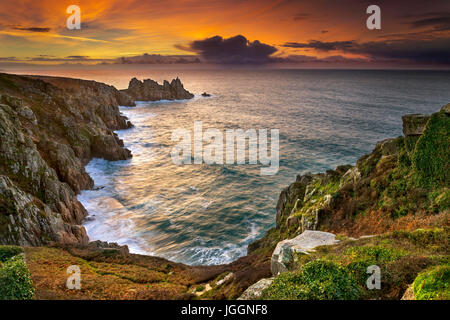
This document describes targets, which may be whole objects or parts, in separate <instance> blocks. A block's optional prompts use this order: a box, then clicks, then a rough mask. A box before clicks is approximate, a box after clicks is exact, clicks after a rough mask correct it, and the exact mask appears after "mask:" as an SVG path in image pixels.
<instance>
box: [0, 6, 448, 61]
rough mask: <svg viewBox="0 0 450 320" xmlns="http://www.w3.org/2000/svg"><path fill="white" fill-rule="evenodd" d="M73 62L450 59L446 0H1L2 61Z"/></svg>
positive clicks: (0, 41)
mask: <svg viewBox="0 0 450 320" xmlns="http://www.w3.org/2000/svg"><path fill="white" fill-rule="evenodd" d="M70 5H78V6H79V7H80V9H81V29H80V30H69V29H67V27H66V20H67V18H68V17H69V16H70V14H68V13H66V9H67V7H68V6H70ZM369 5H378V6H379V7H380V9H381V29H379V30H369V29H368V28H367V27H366V20H367V18H368V17H369V16H370V14H367V13H366V9H367V7H368V6H369ZM67 63H82V64H192V63H205V64H217V65H225V64H258V65H270V64H283V63H289V64H295V65H300V66H313V67H314V66H318V67H323V66H336V65H343V66H355V67H358V66H361V67H364V66H368V65H370V66H376V67H377V66H378V67H383V68H384V67H389V66H392V67H397V66H403V67H430V68H449V67H450V1H449V0H429V1H423V0H408V1H407V0H378V1H364V0H315V1H311V0H309V1H307V0H273V1H266V0H226V1H225V0H221V1H219V0H204V1H200V0H176V1H175V0H79V1H76V0H41V1H35V0H14V1H11V0H0V64H67Z"/></svg>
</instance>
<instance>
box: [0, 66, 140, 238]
mask: <svg viewBox="0 0 450 320" xmlns="http://www.w3.org/2000/svg"><path fill="white" fill-rule="evenodd" d="M0 94H1V95H0V136H1V140H0V243H3V244H20V245H41V244H45V243H48V242H51V241H56V242H63V243H87V241H88V237H87V235H86V232H85V230H84V227H82V226H80V224H81V222H82V220H83V219H84V217H85V216H86V214H87V212H86V210H85V209H84V208H83V206H82V205H81V203H80V202H78V200H77V198H76V194H77V193H78V192H80V190H82V189H89V188H91V187H93V181H92V179H91V178H90V177H89V175H88V174H87V173H86V172H85V170H84V165H85V164H87V162H88V161H89V160H90V159H92V158H93V157H100V158H105V159H107V160H124V159H128V158H130V157H131V153H130V151H129V150H127V149H125V148H124V147H123V142H122V141H121V140H120V139H119V138H118V137H117V135H116V134H115V133H114V132H113V130H117V129H126V128H129V127H130V126H131V123H130V122H129V121H127V119H126V118H125V117H123V116H122V115H121V114H120V112H119V110H118V108H117V106H118V105H119V104H134V103H133V102H132V101H131V100H129V98H128V97H127V96H125V95H123V94H122V93H121V92H120V91H118V90H116V89H115V88H114V87H111V86H107V85H105V84H101V83H97V82H94V81H83V80H75V79H65V78H52V77H25V76H15V75H7V74H0Z"/></svg>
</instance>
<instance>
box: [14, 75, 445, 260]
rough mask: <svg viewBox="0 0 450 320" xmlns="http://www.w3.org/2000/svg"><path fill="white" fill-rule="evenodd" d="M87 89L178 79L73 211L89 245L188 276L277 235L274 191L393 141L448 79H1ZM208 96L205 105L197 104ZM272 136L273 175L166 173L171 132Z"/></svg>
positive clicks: (219, 168) (179, 169)
mask: <svg viewBox="0 0 450 320" xmlns="http://www.w3.org/2000/svg"><path fill="white" fill-rule="evenodd" d="M7 72H11V73H21V74H46V75H53V76H67V77H74V78H82V79H90V80H96V81H101V82H105V83H107V84H110V85H114V86H116V87H117V88H119V89H123V88H126V87H127V86H128V82H129V80H130V79H131V78H132V77H137V78H138V79H147V78H151V79H153V80H156V81H158V82H159V83H162V81H163V80H164V79H167V80H169V81H170V80H171V79H173V78H176V77H179V78H180V79H181V81H182V82H183V84H184V86H185V88H186V89H187V90H189V91H190V92H192V93H194V94H195V97H194V98H193V99H190V100H181V101H159V102H145V101H140V102H138V103H137V106H136V107H125V106H121V107H120V111H121V112H122V114H123V115H125V116H127V117H128V118H129V119H130V121H131V122H132V123H133V124H134V127H133V128H131V129H127V130H120V131H117V134H118V135H119V137H120V138H121V139H123V141H124V144H125V146H126V147H127V148H129V149H130V150H131V152H132V154H133V157H132V158H131V159H129V160H125V161H115V162H110V161H106V160H103V159H93V160H92V161H91V162H90V163H89V164H88V165H87V166H86V171H87V172H88V173H89V174H90V175H91V177H92V178H93V179H94V182H95V188H94V189H93V190H85V191H82V192H81V194H79V195H78V199H79V201H81V203H82V204H83V205H84V206H85V208H86V209H87V210H88V212H89V216H88V218H87V219H86V221H85V223H84V226H85V227H86V230H87V233H88V235H89V238H90V239H91V240H102V241H108V242H117V243H119V244H123V245H128V247H129V249H130V251H131V252H133V253H139V254H147V255H155V256H160V257H164V258H167V259H169V260H172V261H176V262H181V263H185V264H189V265H214V264H223V263H229V262H232V261H234V260H236V259H237V258H239V257H241V256H244V255H245V254H246V250H247V246H248V244H249V243H251V242H253V241H255V240H257V239H259V238H261V237H263V236H264V234H265V232H266V231H267V230H268V229H270V228H272V227H274V226H275V214H276V209H275V207H276V202H277V199H278V196H279V194H280V191H281V190H282V189H283V188H285V187H286V186H288V185H289V184H290V183H292V182H293V181H295V178H296V176H297V175H298V174H304V173H307V172H312V173H315V172H321V171H325V170H327V169H334V168H335V167H336V166H338V165H341V164H354V163H355V162H356V160H357V159H358V158H359V157H361V156H362V155H364V154H366V153H369V152H371V151H372V150H373V148H374V146H375V144H376V142H377V141H380V140H383V139H386V138H391V137H397V136H399V135H401V134H402V120H401V117H402V115H404V114H411V113H432V112H435V111H438V110H439V109H440V108H441V107H442V106H443V105H444V104H447V103H449V102H450V71H439V70H434V71H428V70H323V69H322V70H317V69H286V68H283V69H280V68H267V67H265V68H264V67H246V68H241V67H226V68H225V67H211V68H200V67H198V66H197V67H196V66H189V67H180V66H159V67H151V66H96V67H76V66H71V67H68V68H64V67H58V68H56V67H55V68H42V67H40V68H37V69H30V68H27V69H24V68H22V69H18V70H8V71H7ZM203 92H207V93H209V94H211V96H210V97H203V96H201V93H203ZM194 121H202V125H203V130H207V129H218V130H219V131H220V132H223V133H225V130H227V129H243V130H244V131H245V130H248V129H255V130H259V129H267V130H271V129H278V130H279V170H278V172H277V173H276V174H275V175H261V170H260V169H261V165H260V164H247V163H246V164H224V165H222V164H205V163H203V164H182V165H178V164H174V162H173V161H172V158H171V151H172V150H173V148H174V146H175V145H176V144H177V142H175V141H172V139H171V137H172V133H173V132H174V131H175V130H177V129H183V130H187V131H189V132H193V128H194Z"/></svg>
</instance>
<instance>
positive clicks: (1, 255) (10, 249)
mask: <svg viewBox="0 0 450 320" xmlns="http://www.w3.org/2000/svg"><path fill="white" fill-rule="evenodd" d="M22 252H23V250H22V248H21V247H18V246H0V262H6V261H7V260H8V259H9V258H12V257H14V256H16V255H18V254H20V253H22Z"/></svg>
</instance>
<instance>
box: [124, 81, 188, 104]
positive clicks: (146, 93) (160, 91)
mask: <svg viewBox="0 0 450 320" xmlns="http://www.w3.org/2000/svg"><path fill="white" fill-rule="evenodd" d="M121 91H122V92H123V93H125V94H127V95H128V96H130V97H131V99H132V100H134V101H157V100H183V99H191V98H193V97H194V95H193V94H192V93H190V92H189V91H187V90H186V89H184V87H183V84H182V83H181V80H180V79H179V78H178V77H177V78H176V79H173V80H172V81H171V82H170V83H169V81H167V80H164V83H163V84H162V85H160V84H158V83H157V82H156V81H154V80H151V79H146V80H144V81H140V80H138V79H136V78H133V79H131V81H130V83H129V85H128V89H125V90H121Z"/></svg>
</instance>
